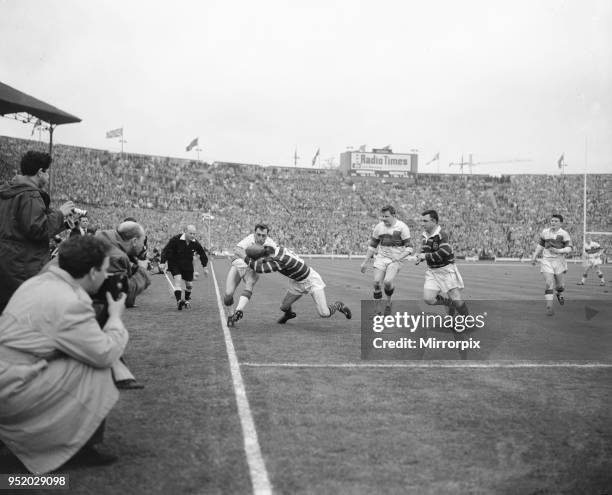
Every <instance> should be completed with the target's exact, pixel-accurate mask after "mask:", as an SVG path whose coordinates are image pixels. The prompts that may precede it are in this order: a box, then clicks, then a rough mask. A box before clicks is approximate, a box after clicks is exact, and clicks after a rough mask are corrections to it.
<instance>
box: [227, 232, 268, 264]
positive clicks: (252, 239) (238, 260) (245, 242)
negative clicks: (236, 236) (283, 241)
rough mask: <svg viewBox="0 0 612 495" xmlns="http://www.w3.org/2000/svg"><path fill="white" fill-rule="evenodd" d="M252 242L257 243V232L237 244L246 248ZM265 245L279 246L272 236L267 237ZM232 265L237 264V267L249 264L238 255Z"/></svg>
mask: <svg viewBox="0 0 612 495" xmlns="http://www.w3.org/2000/svg"><path fill="white" fill-rule="evenodd" d="M252 244H255V234H249V235H247V236H246V237H245V238H244V239H242V240H241V241H240V242H239V243H238V244H236V245H237V246H238V247H241V248H242V249H246V248H248V247H249V246H250V245H252ZM263 245H264V246H272V247H273V248H274V249H275V250H276V249H277V248H278V244H276V242H274V239H271V238H270V237H266V240H265V241H264V243H263ZM232 265H234V266H236V267H237V268H246V266H247V264H246V263H245V262H244V260H243V259H242V258H238V257H237V256H235V257H234V259H233V261H232Z"/></svg>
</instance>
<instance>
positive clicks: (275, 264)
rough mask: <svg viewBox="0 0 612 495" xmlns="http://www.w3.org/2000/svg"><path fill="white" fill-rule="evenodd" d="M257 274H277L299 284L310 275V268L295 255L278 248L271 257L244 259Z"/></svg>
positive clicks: (283, 248) (287, 250)
mask: <svg viewBox="0 0 612 495" xmlns="http://www.w3.org/2000/svg"><path fill="white" fill-rule="evenodd" d="M244 261H245V262H246V264H247V265H249V266H250V267H251V268H252V269H253V270H255V271H256V272H257V273H272V272H279V273H282V274H283V275H284V276H285V277H289V278H291V279H293V280H296V281H298V282H301V281H302V280H305V279H306V278H308V275H310V267H309V266H308V265H307V264H306V263H304V261H303V260H302V259H301V258H300V257H299V256H297V255H296V254H295V253H293V252H292V251H290V250H289V249H286V248H285V247H283V246H279V247H278V249H277V250H276V252H275V253H274V254H273V255H272V256H265V257H263V258H259V259H258V260H254V259H252V258H249V257H248V256H247V257H246V258H245V259H244Z"/></svg>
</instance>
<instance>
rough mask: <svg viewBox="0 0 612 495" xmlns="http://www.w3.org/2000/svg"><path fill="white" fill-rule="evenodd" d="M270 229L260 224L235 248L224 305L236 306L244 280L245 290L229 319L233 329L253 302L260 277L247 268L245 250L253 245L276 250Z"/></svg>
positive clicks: (226, 284) (227, 280)
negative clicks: (235, 301)
mask: <svg viewBox="0 0 612 495" xmlns="http://www.w3.org/2000/svg"><path fill="white" fill-rule="evenodd" d="M269 231H270V229H269V228H268V226H267V225H266V224H263V223H258V224H257V225H255V231H254V233H252V234H249V235H247V236H246V237H245V238H244V239H242V240H241V241H240V242H239V243H238V244H237V245H236V247H235V248H234V255H233V257H232V266H231V267H230V270H229V272H228V274H227V279H226V281H225V294H224V296H223V304H224V305H225V306H226V307H227V308H229V307H231V306H232V305H233V304H234V292H236V289H237V288H238V284H239V283H240V281H241V280H242V281H243V282H244V289H243V291H242V293H241V294H240V298H239V299H238V304H237V306H236V311H234V312H232V313H231V314H230V315H229V316H228V317H227V326H229V327H233V326H234V325H235V323H236V322H237V321H238V320H240V319H242V317H243V316H244V309H245V308H246V306H247V304H248V303H249V301H250V300H251V297H252V295H253V288H254V287H255V284H256V283H257V280H258V278H259V275H257V273H255V272H254V271H253V270H252V269H251V268H249V267H248V266H247V264H246V263H245V262H244V260H243V258H244V257H245V255H246V253H245V249H246V248H248V247H249V246H251V245H252V244H258V245H260V246H270V247H273V248H276V247H277V245H276V242H274V240H273V239H271V238H270V237H268V232H269Z"/></svg>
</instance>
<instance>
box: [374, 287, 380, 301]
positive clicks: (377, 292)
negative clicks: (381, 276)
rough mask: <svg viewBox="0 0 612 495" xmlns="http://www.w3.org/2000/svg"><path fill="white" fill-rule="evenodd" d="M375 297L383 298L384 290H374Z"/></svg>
mask: <svg viewBox="0 0 612 495" xmlns="http://www.w3.org/2000/svg"><path fill="white" fill-rule="evenodd" d="M374 299H382V291H381V290H380V289H378V290H376V289H375V290H374Z"/></svg>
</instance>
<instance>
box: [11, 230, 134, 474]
mask: <svg viewBox="0 0 612 495" xmlns="http://www.w3.org/2000/svg"><path fill="white" fill-rule="evenodd" d="M109 251H110V247H109V246H108V245H107V244H106V243H105V242H104V241H103V240H101V239H99V238H96V237H93V236H79V237H73V238H71V239H68V240H67V241H65V242H63V243H62V244H61V246H60V248H59V254H58V263H57V265H55V264H49V265H47V266H46V267H45V268H44V269H43V271H42V272H41V273H40V274H38V275H36V276H34V277H32V278H31V279H29V280H27V281H26V282H24V283H23V284H22V285H21V286H20V287H19V288H18V289H17V291H16V292H15V293H14V294H13V296H12V297H11V299H10V301H9V303H8V305H7V307H6V309H5V311H4V313H3V314H2V316H1V317H0V440H1V441H2V442H4V444H5V445H6V446H7V447H8V448H9V449H10V450H11V451H12V452H13V453H14V454H15V455H16V456H17V457H18V458H19V459H20V460H21V461H22V462H23V464H24V465H25V466H26V467H27V468H28V469H29V470H30V471H31V472H33V473H47V472H49V471H53V470H55V469H57V468H59V467H60V466H61V465H63V464H64V463H65V462H66V461H68V460H69V459H70V458H72V457H75V460H77V459H78V460H79V461H81V462H82V463H85V464H88V465H96V464H98V465H101V464H109V463H110V462H113V461H115V460H116V459H117V458H116V457H115V456H112V455H108V454H102V453H100V452H97V451H96V450H94V449H93V447H92V445H93V444H95V443H98V442H100V441H101V440H102V436H103V431H104V425H105V419H106V416H107V415H108V413H109V412H110V410H111V408H112V407H113V406H114V405H115V403H116V402H117V399H118V397H119V393H118V391H117V388H116V387H115V385H114V383H113V378H112V374H111V366H113V365H114V364H116V363H117V362H118V359H119V357H120V356H121V354H122V353H123V350H124V349H125V346H126V344H127V341H128V333H127V330H126V329H125V327H124V325H123V322H122V321H121V316H122V314H123V311H124V307H125V296H124V295H122V296H121V297H120V298H119V300H117V301H115V300H114V299H113V298H112V297H111V296H110V295H106V302H107V307H108V319H107V321H106V323H105V324H104V326H103V328H101V327H100V325H99V324H98V322H97V320H96V315H95V312H94V309H93V306H92V299H91V297H90V295H92V294H95V293H96V292H98V290H99V289H100V287H101V285H102V284H103V282H104V280H105V279H106V276H107V269H108V266H109Z"/></svg>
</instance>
